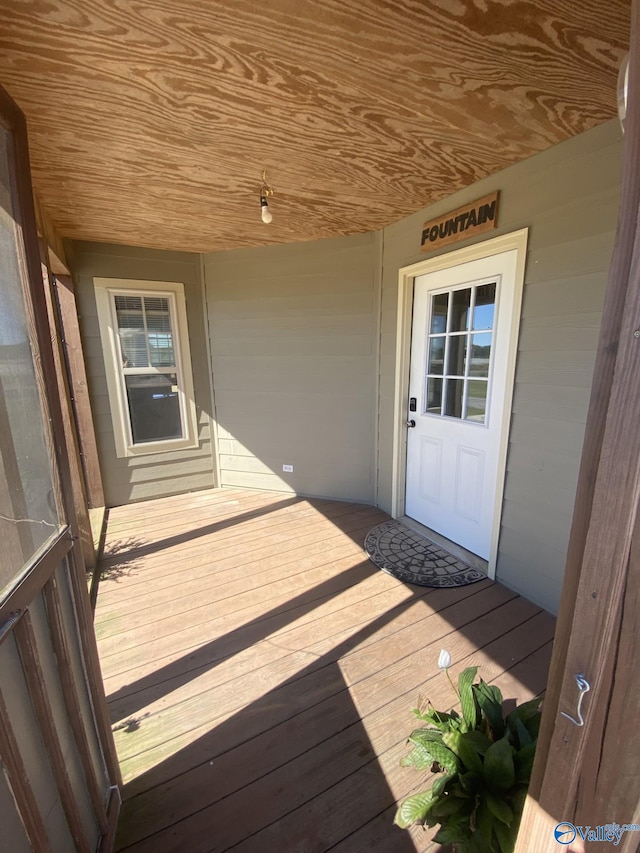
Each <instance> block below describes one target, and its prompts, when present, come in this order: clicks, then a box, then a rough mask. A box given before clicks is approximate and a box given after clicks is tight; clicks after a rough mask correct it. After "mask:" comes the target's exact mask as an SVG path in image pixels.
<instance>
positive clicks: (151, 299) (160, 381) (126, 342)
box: [94, 278, 197, 457]
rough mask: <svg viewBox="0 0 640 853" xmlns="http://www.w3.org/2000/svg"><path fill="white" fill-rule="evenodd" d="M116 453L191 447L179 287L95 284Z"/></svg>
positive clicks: (192, 417) (192, 422)
mask: <svg viewBox="0 0 640 853" xmlns="http://www.w3.org/2000/svg"><path fill="white" fill-rule="evenodd" d="M94 287H95V293H96V304H97V308H98V320H99V323H100V337H101V341H102V351H103V355H104V360H105V368H106V376H107V388H108V391H109V401H110V408H111V419H112V423H113V434H114V439H115V445H116V454H117V455H118V456H120V457H123V456H138V455H142V454H146V453H160V452H163V451H169V450H180V449H183V448H187V447H196V446H197V424H196V414H195V404H194V398H193V379H192V376H191V358H190V354H189V339H188V331H187V315H186V304H185V299H184V287H183V285H182V284H181V283H178V282H146V281H129V280H126V281H125V280H122V279H104V278H96V279H94Z"/></svg>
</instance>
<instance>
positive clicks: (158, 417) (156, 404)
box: [125, 373, 183, 444]
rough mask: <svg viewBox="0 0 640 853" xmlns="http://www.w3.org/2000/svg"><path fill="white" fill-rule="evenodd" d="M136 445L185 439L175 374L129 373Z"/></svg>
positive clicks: (128, 379) (132, 426) (127, 380)
mask: <svg viewBox="0 0 640 853" xmlns="http://www.w3.org/2000/svg"><path fill="white" fill-rule="evenodd" d="M125 383H126V388H127V400H128V403H129V413H130V415H131V431H132V433H133V442H134V444H139V443H141V442H144V441H166V440H167V439H172V438H182V437H183V433H182V419H181V417H180V401H179V399H178V386H177V377H176V375H175V374H174V373H153V374H145V375H140V374H129V375H127V376H125Z"/></svg>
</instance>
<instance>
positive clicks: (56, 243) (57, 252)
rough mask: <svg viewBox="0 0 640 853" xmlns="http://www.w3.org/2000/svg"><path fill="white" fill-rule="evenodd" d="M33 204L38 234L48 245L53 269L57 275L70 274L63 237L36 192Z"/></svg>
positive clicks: (50, 263)
mask: <svg viewBox="0 0 640 853" xmlns="http://www.w3.org/2000/svg"><path fill="white" fill-rule="evenodd" d="M33 204H34V207H35V212H36V226H37V228H38V234H39V235H40V237H41V238H42V239H43V240H44V242H45V244H46V246H47V257H48V261H49V266H50V267H51V271H52V272H53V273H54V274H55V275H58V274H60V275H69V265H68V264H67V259H66V254H65V250H64V243H63V242H62V237H61V236H60V234H59V233H58V231H57V229H56V228H55V226H54V224H53V223H52V222H51V219H50V217H49V214H48V213H47V211H46V210H45V208H44V206H43V205H42V203H41V201H40V199H39V198H38V196H37V195H36V194H35V193H34V194H33Z"/></svg>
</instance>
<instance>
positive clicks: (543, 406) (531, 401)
mask: <svg viewBox="0 0 640 853" xmlns="http://www.w3.org/2000/svg"><path fill="white" fill-rule="evenodd" d="M590 396H591V391H590V389H588V388H567V387H566V386H558V385H543V384H539V385H536V384H533V383H528V384H526V385H525V384H522V383H521V384H520V385H518V386H517V388H516V391H515V395H514V400H513V411H514V412H517V413H518V414H521V415H530V416H533V417H545V416H546V417H550V416H551V417H553V419H554V420H558V421H571V422H574V423H578V424H581V425H584V423H585V422H586V419H587V409H588V407H589V399H590Z"/></svg>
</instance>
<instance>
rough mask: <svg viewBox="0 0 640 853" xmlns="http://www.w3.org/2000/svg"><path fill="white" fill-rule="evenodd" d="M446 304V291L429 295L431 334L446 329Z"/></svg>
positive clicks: (447, 296)
mask: <svg viewBox="0 0 640 853" xmlns="http://www.w3.org/2000/svg"><path fill="white" fill-rule="evenodd" d="M448 304H449V294H448V293H439V294H438V295H437V296H432V297H431V334H442V333H443V332H446V331H447V305H448Z"/></svg>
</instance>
